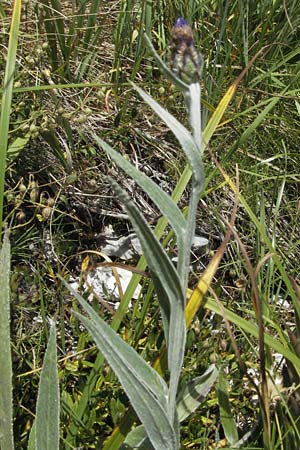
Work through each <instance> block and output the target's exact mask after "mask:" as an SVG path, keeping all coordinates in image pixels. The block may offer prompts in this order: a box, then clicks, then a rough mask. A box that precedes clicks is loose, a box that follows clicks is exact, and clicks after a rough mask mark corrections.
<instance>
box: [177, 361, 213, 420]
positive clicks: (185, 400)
mask: <svg viewBox="0 0 300 450" xmlns="http://www.w3.org/2000/svg"><path fill="white" fill-rule="evenodd" d="M218 374H219V370H218V369H217V368H216V367H215V366H214V365H213V364H212V365H211V366H210V367H209V368H208V369H207V370H206V371H205V372H204V374H203V375H200V376H199V377H196V378H194V379H193V380H191V381H190V382H189V383H187V384H186V385H185V386H184V387H183V389H182V391H181V392H180V393H179V395H178V398H177V412H178V416H179V421H180V422H182V421H183V420H185V419H186V418H187V417H188V416H189V415H190V414H192V413H193V412H194V411H195V410H196V409H197V408H198V406H199V405H200V404H201V403H203V401H204V400H205V399H206V397H207V394H208V393H209V391H210V389H211V388H212V386H213V385H214V383H215V381H216V380H217V378H218Z"/></svg>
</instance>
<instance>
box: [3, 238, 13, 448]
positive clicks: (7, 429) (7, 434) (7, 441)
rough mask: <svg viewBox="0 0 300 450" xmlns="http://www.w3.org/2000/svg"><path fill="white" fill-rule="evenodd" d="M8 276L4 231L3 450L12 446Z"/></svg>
mask: <svg viewBox="0 0 300 450" xmlns="http://www.w3.org/2000/svg"><path fill="white" fill-rule="evenodd" d="M9 278H10V243H9V238H8V232H7V231H6V232H5V234H4V239H3V244H2V248H1V253H0V318H1V319H0V368H1V369H0V370H1V382H0V448H1V449H3V450H13V448H14V439H13V407H12V404H13V401H12V363H11V350H10V284H9Z"/></svg>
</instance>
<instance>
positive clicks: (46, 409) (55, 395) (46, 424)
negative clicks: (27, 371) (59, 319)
mask: <svg viewBox="0 0 300 450" xmlns="http://www.w3.org/2000/svg"><path fill="white" fill-rule="evenodd" d="M59 411H60V404H59V382H58V372H57V351H56V330H55V324H54V323H52V324H51V328H50V336H49V341H48V346H47V350H46V354H45V358H44V364H43V368H42V372H41V377H40V383H39V390H38V397H37V406H36V419H35V445H36V448H37V449H39V450H40V449H41V450H56V449H57V450H59Z"/></svg>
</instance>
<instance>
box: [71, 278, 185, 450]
mask: <svg viewBox="0 0 300 450" xmlns="http://www.w3.org/2000/svg"><path fill="white" fill-rule="evenodd" d="M64 284H65V285H66V283H65V282H64ZM66 286H67V285H66ZM67 287H68V289H69V290H70V292H71V293H72V294H73V295H74V296H75V298H76V299H77V300H78V301H79V303H80V304H81V306H82V307H83V308H84V310H85V311H86V312H87V313H88V315H89V318H87V317H85V316H83V315H81V314H79V313H75V315H76V316H77V317H78V318H79V319H80V320H81V321H82V323H83V324H84V325H85V327H86V328H87V330H88V331H89V333H90V334H91V336H92V337H93V339H94V341H95V342H96V344H97V347H98V348H99V350H100V351H101V352H102V353H103V355H104V356H105V358H106V360H107V361H108V363H109V365H110V366H111V368H112V369H113V371H114V372H115V374H116V375H117V377H118V378H119V380H120V382H121V384H122V386H123V388H124V390H125V392H126V394H127V396H128V398H129V400H130V401H131V403H132V405H133V407H134V409H135V411H136V413H137V415H138V417H139V418H140V420H141V422H142V423H143V425H144V426H145V429H146V431H147V434H148V437H149V439H150V440H151V442H152V444H153V446H154V448H155V449H156V450H175V449H177V447H176V445H177V436H176V434H175V432H174V429H173V426H172V425H171V423H170V421H169V419H168V416H167V392H168V388H167V385H166V383H165V382H164V380H163V379H162V378H161V377H160V376H159V374H158V373H157V372H156V371H155V370H154V369H152V367H151V366H149V365H148V364H147V363H146V362H145V361H144V360H143V359H142V358H141V357H140V356H139V355H138V353H137V352H136V351H135V350H134V349H133V348H132V347H130V346H129V345H128V344H127V343H126V342H124V341H123V340H122V339H121V338H120V336H118V334H117V333H116V332H115V331H114V330H113V329H112V328H110V326H109V325H107V324H106V323H105V321H104V320H102V319H101V318H100V317H99V316H98V315H97V314H96V312H95V311H94V310H93V308H92V307H91V306H90V305H89V304H88V303H87V302H86V301H85V300H84V299H83V298H82V297H81V296H80V295H79V294H78V293H77V292H75V291H74V290H73V289H72V288H71V287H70V286H67Z"/></svg>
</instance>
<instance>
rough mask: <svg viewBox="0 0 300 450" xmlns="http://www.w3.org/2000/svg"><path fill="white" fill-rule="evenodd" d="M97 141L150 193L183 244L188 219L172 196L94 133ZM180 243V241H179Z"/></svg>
mask: <svg viewBox="0 0 300 450" xmlns="http://www.w3.org/2000/svg"><path fill="white" fill-rule="evenodd" d="M94 139H95V141H96V142H97V143H98V144H99V145H101V147H102V148H103V149H104V150H105V151H106V153H107V154H108V155H109V156H110V157H111V158H112V159H113V160H114V162H115V163H116V164H118V166H119V167H121V169H123V170H124V171H125V172H126V173H127V175H129V176H130V177H131V178H133V180H134V181H135V182H136V183H137V184H138V185H139V186H141V188H142V189H143V190H144V191H145V192H146V193H147V195H149V197H150V198H151V200H152V201H153V203H155V204H156V206H157V207H158V208H159V209H160V211H161V212H162V214H163V215H164V216H165V217H166V218H167V219H168V221H169V223H170V225H171V226H172V227H173V229H174V231H175V233H176V236H177V240H178V241H180V244H181V245H182V244H183V233H184V230H185V227H186V220H185V218H184V216H183V214H182V212H181V211H180V209H179V208H178V206H177V205H176V203H175V202H174V200H172V199H171V197H170V196H169V195H168V194H167V193H166V192H164V191H163V190H162V189H161V188H160V187H159V186H157V184H155V183H154V182H153V181H152V180H151V179H150V178H149V177H147V176H146V175H145V174H143V172H141V171H140V170H138V169H136V168H135V167H134V166H133V165H132V164H131V163H130V162H128V161H127V160H126V159H125V158H124V157H123V156H122V155H120V153H118V152H116V151H115V150H114V149H113V148H112V147H111V146H110V145H108V144H107V143H106V142H104V141H102V139H100V138H99V137H98V136H96V135H94ZM177 244H178V245H179V243H177Z"/></svg>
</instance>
